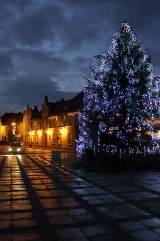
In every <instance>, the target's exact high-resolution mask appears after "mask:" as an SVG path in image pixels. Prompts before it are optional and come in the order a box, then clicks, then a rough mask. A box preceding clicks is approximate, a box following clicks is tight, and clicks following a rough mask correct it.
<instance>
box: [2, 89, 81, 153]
mask: <svg viewBox="0 0 160 241" xmlns="http://www.w3.org/2000/svg"><path fill="white" fill-rule="evenodd" d="M82 105H83V92H80V93H79V94H78V95H76V96H75V97H74V98H72V99H70V100H67V101H66V100H64V99H61V100H60V101H57V102H49V100H48V97H47V96H45V98H44V101H43V104H42V108H41V110H38V108H37V106H34V107H33V108H32V107H29V105H27V107H26V109H25V110H24V112H23V113H21V119H19V120H18V116H17V119H16V118H15V116H16V113H6V114H4V115H3V116H2V117H1V123H0V139H1V141H2V140H6V142H7V141H9V130H11V131H12V133H13V129H14V128H15V127H14V126H13V125H12V123H14V125H15V126H16V133H15V134H16V135H14V137H16V138H14V140H17V141H22V142H24V144H25V146H32V147H50V148H53V149H75V139H77V138H78V113H79V110H80V109H81V108H82ZM13 114H15V115H13ZM9 116H10V117H11V116H12V118H10V121H8V118H9ZM7 117H8V118H7ZM11 119H12V121H11ZM20 125H21V128H20ZM11 141H12V140H11Z"/></svg>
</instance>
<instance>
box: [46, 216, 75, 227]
mask: <svg viewBox="0 0 160 241" xmlns="http://www.w3.org/2000/svg"><path fill="white" fill-rule="evenodd" d="M49 221H50V223H51V224H53V225H62V224H73V223H74V221H73V219H72V218H71V217H69V216H61V217H51V218H49Z"/></svg>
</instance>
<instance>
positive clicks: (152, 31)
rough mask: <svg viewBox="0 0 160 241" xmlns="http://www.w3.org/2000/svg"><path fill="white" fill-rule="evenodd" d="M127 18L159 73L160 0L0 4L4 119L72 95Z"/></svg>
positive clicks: (0, 108)
mask: <svg viewBox="0 0 160 241" xmlns="http://www.w3.org/2000/svg"><path fill="white" fill-rule="evenodd" d="M124 20H127V21H128V23H129V24H130V25H131V27H132V30H133V32H134V33H135V34H136V35H137V39H138V42H142V43H143V46H144V48H147V49H148V52H149V54H150V55H151V57H152V64H153V68H154V72H155V74H160V0H98V1H97V0H0V86H1V88H0V116H1V115H3V114H4V113H5V112H12V111H14V112H18V111H23V110H24V109H25V108H26V105H27V104H29V106H34V105H37V106H38V107H39V108H40V107H41V104H42V103H43V99H44V96H45V95H48V98H49V101H57V100H60V99H61V98H62V97H63V98H64V99H65V100H67V99H70V98H72V97H74V96H75V95H76V94H77V93H79V92H80V91H81V90H82V89H83V88H84V86H85V79H84V77H86V76H89V75H90V65H92V60H93V56H94V55H96V54H100V53H102V52H105V51H107V50H108V48H109V47H110V45H111V39H112V37H113V35H114V33H115V31H116V30H118V29H119V27H120V25H121V22H122V21H124Z"/></svg>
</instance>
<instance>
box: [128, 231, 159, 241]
mask: <svg viewBox="0 0 160 241" xmlns="http://www.w3.org/2000/svg"><path fill="white" fill-rule="evenodd" d="M130 235H131V236H132V237H134V238H136V239H137V240H140V241H159V240H160V236H159V235H158V234H156V233H155V232H153V231H151V230H141V231H135V232H132V233H130Z"/></svg>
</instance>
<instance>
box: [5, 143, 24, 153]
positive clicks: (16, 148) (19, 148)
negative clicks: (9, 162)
mask: <svg viewBox="0 0 160 241" xmlns="http://www.w3.org/2000/svg"><path fill="white" fill-rule="evenodd" d="M8 152H9V153H12V154H15V153H20V154H22V153H24V152H25V147H24V145H23V143H21V142H13V143H12V144H11V145H10V146H9V148H8Z"/></svg>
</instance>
